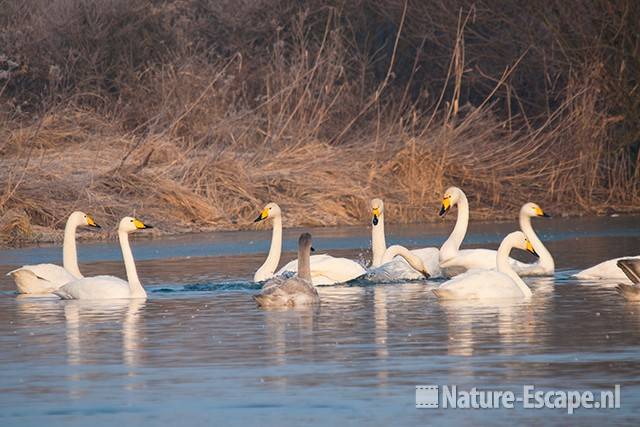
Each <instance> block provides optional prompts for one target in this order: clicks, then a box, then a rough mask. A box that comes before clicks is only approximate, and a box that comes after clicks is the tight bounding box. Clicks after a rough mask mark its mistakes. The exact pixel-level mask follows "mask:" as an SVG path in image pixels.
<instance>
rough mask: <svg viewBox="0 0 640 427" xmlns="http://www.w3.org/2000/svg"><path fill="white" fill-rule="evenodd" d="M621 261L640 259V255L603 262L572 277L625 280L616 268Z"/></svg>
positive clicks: (620, 271) (620, 270)
mask: <svg viewBox="0 0 640 427" xmlns="http://www.w3.org/2000/svg"><path fill="white" fill-rule="evenodd" d="M623 259H640V255H636V256H631V257H628V256H627V257H620V258H614V259H609V260H607V261H603V262H601V263H600V264H596V265H594V266H593V267H589V268H587V269H585V270H582V271H580V272H578V273H576V274H574V275H573V277H575V278H576V279H587V280H593V279H611V280H624V279H626V278H627V276H625V274H624V272H623V271H622V269H620V268H618V265H617V264H618V261H620V260H623Z"/></svg>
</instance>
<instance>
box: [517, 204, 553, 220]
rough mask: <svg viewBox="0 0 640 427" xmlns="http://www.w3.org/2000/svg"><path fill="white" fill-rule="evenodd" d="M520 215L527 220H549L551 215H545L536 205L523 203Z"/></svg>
mask: <svg viewBox="0 0 640 427" xmlns="http://www.w3.org/2000/svg"><path fill="white" fill-rule="evenodd" d="M520 215H524V216H528V217H529V218H535V217H537V216H540V217H544V218H551V215H548V214H547V213H545V211H543V210H542V208H541V207H540V206H538V204H537V203H531V202H529V203H525V204H524V205H523V206H522V208H521V209H520Z"/></svg>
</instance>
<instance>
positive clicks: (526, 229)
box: [520, 213, 555, 270]
mask: <svg viewBox="0 0 640 427" xmlns="http://www.w3.org/2000/svg"><path fill="white" fill-rule="evenodd" d="M520 230H522V232H523V233H524V235H525V236H527V239H529V242H531V246H533V249H534V250H535V251H536V252H537V253H538V256H539V257H540V258H539V260H538V264H539V265H540V266H542V267H544V268H545V269H548V270H554V269H555V263H554V261H553V257H552V256H551V253H550V252H549V251H548V250H547V248H546V247H545V246H544V244H543V243H542V241H541V240H540V239H539V238H538V235H537V234H536V232H535V231H533V227H532V226H531V217H530V216H528V215H525V214H523V213H521V214H520Z"/></svg>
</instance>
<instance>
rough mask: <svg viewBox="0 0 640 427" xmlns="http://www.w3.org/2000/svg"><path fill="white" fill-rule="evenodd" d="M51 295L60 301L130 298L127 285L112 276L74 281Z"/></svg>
mask: <svg viewBox="0 0 640 427" xmlns="http://www.w3.org/2000/svg"><path fill="white" fill-rule="evenodd" d="M53 293H54V294H56V295H58V296H59V297H60V298H62V299H117V298H130V289H129V283H128V282H125V281H124V280H122V279H120V278H118V277H114V276H95V277H87V278H84V279H79V280H75V281H73V282H70V283H67V284H66V285H64V286H62V287H60V288H59V289H57V290H56V291H54V292H53Z"/></svg>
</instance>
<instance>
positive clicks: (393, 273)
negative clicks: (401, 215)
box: [367, 199, 440, 280]
mask: <svg viewBox="0 0 640 427" xmlns="http://www.w3.org/2000/svg"><path fill="white" fill-rule="evenodd" d="M371 215H372V218H371V225H372V226H371V252H372V260H371V268H370V269H369V271H368V272H367V277H368V278H374V279H382V280H416V279H424V278H425V277H434V276H439V275H440V266H439V263H438V253H439V250H438V248H423V249H413V250H409V249H407V248H405V247H404V246H400V245H393V246H390V247H388V248H387V243H386V239H385V233H384V203H383V202H382V200H380V199H372V200H371Z"/></svg>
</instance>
